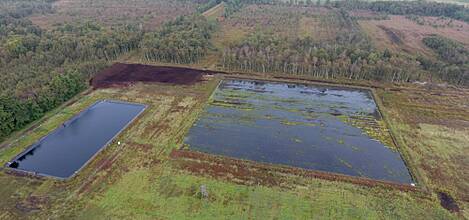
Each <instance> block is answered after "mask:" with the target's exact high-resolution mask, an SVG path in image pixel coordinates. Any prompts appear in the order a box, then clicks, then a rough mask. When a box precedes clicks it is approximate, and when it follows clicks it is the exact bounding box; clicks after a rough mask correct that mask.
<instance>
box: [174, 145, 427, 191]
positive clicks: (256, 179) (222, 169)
mask: <svg viewBox="0 0 469 220" xmlns="http://www.w3.org/2000/svg"><path fill="white" fill-rule="evenodd" d="M170 156H171V158H172V159H173V160H174V161H175V163H176V164H177V166H178V167H179V168H182V169H184V170H187V171H189V172H192V173H196V174H203V175H209V176H213V177H218V178H227V177H228V178H229V179H230V180H231V181H234V182H236V183H239V184H245V185H258V184H261V185H267V186H280V187H282V186H286V185H288V183H289V182H290V181H289V180H288V178H289V176H290V175H294V176H300V177H306V178H319V179H325V180H330V181H340V182H348V183H353V184H358V185H363V186H367V187H377V186H381V187H386V188H392V189H398V190H402V191H419V189H418V188H417V187H414V186H411V185H407V184H400V183H393V182H388V181H383V180H374V179H369V178H365V177H354V176H347V175H342V174H336V173H329V172H323V171H315V170H306V169H301V168H295V167H288V166H281V165H270V164H265V163H258V162H254V161H248V160H241V159H235V158H231V157H225V156H218V155H212V154H207V153H201V152H196V151H191V150H173V151H172V152H171V155H170Z"/></svg>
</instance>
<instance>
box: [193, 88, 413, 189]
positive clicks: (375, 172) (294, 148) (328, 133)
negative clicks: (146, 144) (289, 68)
mask: <svg viewBox="0 0 469 220" xmlns="http://www.w3.org/2000/svg"><path fill="white" fill-rule="evenodd" d="M185 147H189V149H191V150H196V151H200V152H205V153H212V154H217V155H224V156H229V157H235V158H241V159H247V160H253V161H259V162H264V163H272V164H282V165H288V166H294V167H301V168H305V169H312V170H320V171H327V172H335V173H341V174H346V175H352V176H363V177H368V178H373V179H379V180H387V181H392V182H399V183H411V182H412V178H411V176H410V174H409V172H408V170H407V168H406V166H405V164H404V162H403V161H402V159H401V157H400V154H399V153H398V152H397V151H396V150H395V149H394V146H392V141H390V136H389V133H388V132H387V130H386V129H385V127H384V126H383V125H382V120H381V118H380V114H379V112H378V110H377V107H376V104H375V102H374V100H373V98H372V96H371V94H370V92H369V91H368V90H360V89H351V88H341V87H330V86H322V85H321V86H319V85H314V86H313V85H301V84H293V83H276V82H265V81H251V80H224V81H222V82H221V84H220V85H219V87H218V89H217V90H216V91H215V93H214V95H213V98H212V100H211V101H210V103H209V104H208V106H207V107H206V109H205V111H204V112H203V113H202V115H201V116H200V118H199V119H198V120H197V121H196V123H195V124H194V125H193V127H192V128H191V129H190V131H189V134H188V136H187V137H186V139H185Z"/></svg>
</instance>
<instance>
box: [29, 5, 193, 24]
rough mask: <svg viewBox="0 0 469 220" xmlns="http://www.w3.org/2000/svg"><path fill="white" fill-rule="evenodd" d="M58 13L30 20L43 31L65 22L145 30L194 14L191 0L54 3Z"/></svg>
mask: <svg viewBox="0 0 469 220" xmlns="http://www.w3.org/2000/svg"><path fill="white" fill-rule="evenodd" d="M53 6H54V9H55V10H56V13H54V14H47V15H32V16H31V17H30V20H31V21H32V22H33V23H35V24H37V25H39V26H40V27H42V28H46V29H47V28H51V27H53V26H54V25H57V24H61V23H66V22H84V21H97V22H98V23H101V24H104V25H113V24H114V25H115V24H142V25H143V27H144V28H146V29H154V28H155V27H157V26H158V25H160V24H162V23H164V22H166V21H168V20H171V19H174V18H176V17H177V16H181V15H188V14H191V13H193V12H194V11H195V3H194V4H193V3H191V2H190V1H186V2H180V1H164V0H156V1H151V0H135V1H132V3H130V4H128V3H125V4H124V3H123V1H121V0H59V1H56V2H54V4H53Z"/></svg>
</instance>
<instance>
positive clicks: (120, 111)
mask: <svg viewBox="0 0 469 220" xmlns="http://www.w3.org/2000/svg"><path fill="white" fill-rule="evenodd" d="M145 108H146V106H145V105H142V104H134V103H127V102H120V101H109V100H103V101H98V102H96V103H94V104H93V105H92V106H90V107H89V108H87V109H86V110H84V111H82V112H81V113H79V114H78V115H76V116H75V117H73V118H72V119H70V120H69V121H67V122H65V123H63V124H62V125H61V126H60V127H59V128H57V129H55V130H54V131H53V132H51V133H50V134H49V135H47V136H45V137H43V138H42V139H41V140H39V141H38V142H37V143H35V144H33V145H31V146H30V147H29V148H28V149H26V150H25V151H24V152H23V153H21V154H19V155H18V156H16V157H15V158H14V159H13V160H12V161H11V162H9V163H8V164H7V166H8V167H10V168H14V169H16V170H20V171H25V172H29V173H33V174H36V175H42V176H52V177H57V178H60V179H66V178H69V177H72V176H73V175H74V174H75V173H77V172H78V171H79V170H80V169H81V168H82V167H84V166H85V165H86V163H87V162H88V161H90V160H91V159H92V158H93V157H94V156H95V155H96V154H97V153H98V152H99V151H100V150H102V149H103V148H104V147H105V146H107V144H108V143H110V142H111V141H112V140H113V139H114V138H115V137H116V136H117V135H118V134H119V133H120V132H121V131H122V130H124V129H125V128H126V127H127V125H129V124H130V123H131V122H132V121H133V120H134V119H135V118H136V117H137V116H138V115H140V114H141V113H142V112H143V111H144V110H145Z"/></svg>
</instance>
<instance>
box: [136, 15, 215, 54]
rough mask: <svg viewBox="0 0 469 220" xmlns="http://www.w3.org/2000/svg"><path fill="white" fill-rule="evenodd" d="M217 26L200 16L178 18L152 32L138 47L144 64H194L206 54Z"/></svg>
mask: <svg viewBox="0 0 469 220" xmlns="http://www.w3.org/2000/svg"><path fill="white" fill-rule="evenodd" d="M215 28H216V24H215V22H213V21H208V20H207V19H206V18H205V17H203V16H200V15H194V16H185V17H178V18H177V19H176V20H174V21H170V22H168V23H166V24H165V25H163V27H161V28H160V29H158V30H156V31H154V32H148V33H146V34H145V36H144V37H143V40H142V42H141V44H140V47H141V51H142V52H143V55H144V57H145V59H146V60H156V61H162V62H172V63H194V62H197V61H198V60H199V59H200V58H202V57H204V56H205V55H206V53H207V51H208V50H209V48H210V46H211V43H210V38H211V35H212V33H213V32H214V31H215Z"/></svg>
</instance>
